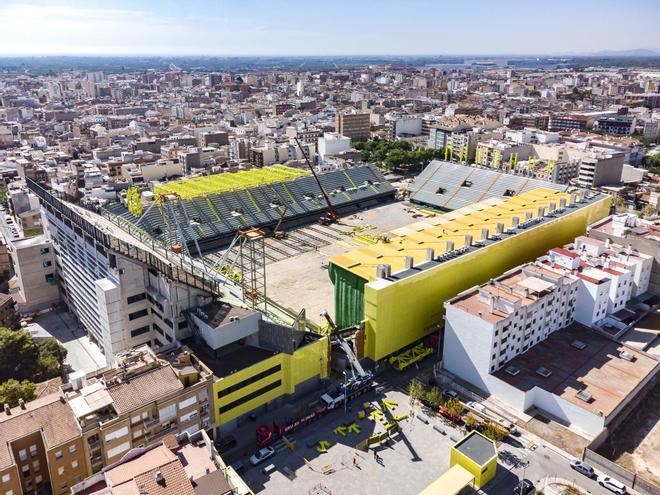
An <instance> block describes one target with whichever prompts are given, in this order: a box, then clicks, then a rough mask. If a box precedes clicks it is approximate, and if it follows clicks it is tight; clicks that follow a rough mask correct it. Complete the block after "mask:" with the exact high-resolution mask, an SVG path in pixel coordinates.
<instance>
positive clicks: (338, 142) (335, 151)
mask: <svg viewBox="0 0 660 495" xmlns="http://www.w3.org/2000/svg"><path fill="white" fill-rule="evenodd" d="M317 148H318V150H319V162H320V163H323V162H324V161H325V160H326V157H329V156H333V155H340V154H342V153H344V152H346V151H349V150H350V149H351V140H350V139H349V138H348V137H346V136H342V135H341V134H339V133H336V132H326V133H324V134H323V137H321V138H319V139H318V146H317Z"/></svg>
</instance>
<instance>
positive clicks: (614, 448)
mask: <svg viewBox="0 0 660 495" xmlns="http://www.w3.org/2000/svg"><path fill="white" fill-rule="evenodd" d="M658 411H660V384H656V385H655V387H654V389H653V390H652V391H651V392H650V393H649V394H648V395H647V396H646V398H645V399H644V400H643V401H642V402H641V403H640V405H639V407H637V408H636V409H635V410H634V411H632V412H631V413H630V415H629V416H628V417H627V418H626V420H625V421H623V423H622V424H621V425H620V426H619V427H618V428H617V429H616V430H615V431H614V432H613V433H612V434H611V435H610V437H609V438H608V439H607V441H606V442H605V443H604V444H603V445H602V446H601V447H600V448H599V449H598V453H599V454H601V455H603V456H605V457H607V458H608V459H611V460H613V461H614V462H616V463H617V464H619V465H620V466H623V467H624V468H626V469H628V470H629V471H632V472H634V473H636V474H637V475H638V476H641V477H642V478H644V479H646V480H648V481H651V482H653V483H655V484H656V485H660V460H659V457H658V453H659V452H660V423H659V422H658Z"/></svg>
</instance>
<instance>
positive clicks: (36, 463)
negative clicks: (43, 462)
mask: <svg viewBox="0 0 660 495" xmlns="http://www.w3.org/2000/svg"><path fill="white" fill-rule="evenodd" d="M32 469H34V471H35V473H36V472H37V471H39V469H40V466H39V461H38V460H36V461H34V462H33V463H32Z"/></svg>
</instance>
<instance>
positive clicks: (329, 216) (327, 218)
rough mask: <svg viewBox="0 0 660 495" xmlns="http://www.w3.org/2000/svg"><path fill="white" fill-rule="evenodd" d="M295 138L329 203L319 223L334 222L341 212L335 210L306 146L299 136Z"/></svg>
mask: <svg viewBox="0 0 660 495" xmlns="http://www.w3.org/2000/svg"><path fill="white" fill-rule="evenodd" d="M294 139H295V140H296V144H297V145H298V148H300V151H302V154H303V157H304V158H305V162H307V166H308V167H309V169H310V170H311V171H312V175H313V176H314V179H315V180H316V184H317V185H318V186H319V189H320V190H321V194H323V198H324V199H325V202H326V204H327V205H328V213H326V214H325V215H323V216H322V217H321V218H319V223H320V224H321V225H330V224H333V223H335V222H336V221H337V219H338V218H339V214H338V213H337V210H335V207H334V206H332V202H331V201H330V197H329V196H328V194H327V193H326V192H325V189H323V186H322V185H321V181H320V180H319V177H318V175H316V170H314V166H313V165H312V163H311V162H310V161H309V158H308V157H307V152H306V151H305V150H304V148H303V147H302V145H301V144H300V141H299V140H298V137H295V138H294Z"/></svg>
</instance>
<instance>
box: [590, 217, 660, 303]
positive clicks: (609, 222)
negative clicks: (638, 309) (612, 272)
mask: <svg viewBox="0 0 660 495" xmlns="http://www.w3.org/2000/svg"><path fill="white" fill-rule="evenodd" d="M587 234H588V236H589V237H590V238H592V239H599V240H601V241H604V242H610V243H611V244H612V245H615V246H620V248H619V249H623V250H625V253H626V255H628V251H629V250H630V252H631V254H632V253H635V252H637V253H641V254H643V255H647V256H650V257H651V258H652V261H651V263H652V267H651V276H650V280H649V285H648V292H649V293H651V294H655V295H658V294H660V226H658V225H655V224H654V223H653V222H650V221H647V220H642V219H641V218H639V217H637V216H635V215H632V214H629V213H623V214H618V215H612V216H609V217H607V218H604V219H603V220H600V221H599V222H596V223H594V224H592V225H590V226H589V227H588V228H587ZM621 247H622V248H621ZM642 289H643V285H641V284H639V286H638V287H637V288H636V289H635V292H634V294H633V295H634V296H639V295H641V294H642Z"/></svg>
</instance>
